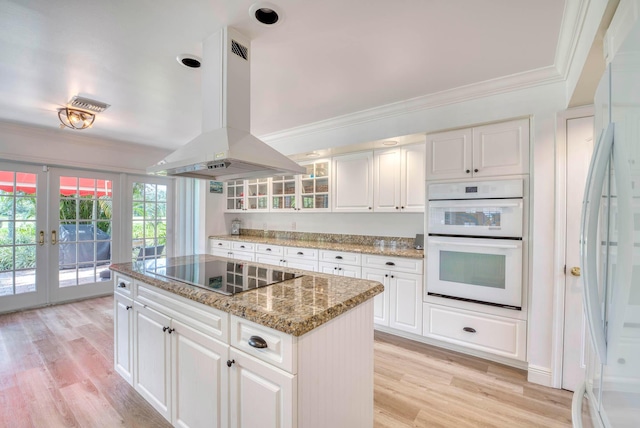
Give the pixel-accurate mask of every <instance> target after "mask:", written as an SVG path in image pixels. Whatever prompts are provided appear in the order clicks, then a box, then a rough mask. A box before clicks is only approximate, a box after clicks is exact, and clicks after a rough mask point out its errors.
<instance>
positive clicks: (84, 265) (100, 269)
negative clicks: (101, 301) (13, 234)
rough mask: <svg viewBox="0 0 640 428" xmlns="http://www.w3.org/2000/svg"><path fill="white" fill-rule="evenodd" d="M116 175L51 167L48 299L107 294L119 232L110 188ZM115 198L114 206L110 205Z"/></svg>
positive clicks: (110, 286) (112, 187) (110, 285)
mask: <svg viewBox="0 0 640 428" xmlns="http://www.w3.org/2000/svg"><path fill="white" fill-rule="evenodd" d="M117 180H118V176H117V175H115V174H107V173H101V172H92V171H81V172H79V171H75V170H63V169H57V168H56V169H53V168H52V169H51V170H50V171H49V197H50V200H51V203H50V204H49V230H50V243H51V252H50V258H49V268H50V269H51V276H50V278H51V286H50V288H51V298H50V301H52V302H61V301H65V300H71V299H78V298H85V297H91V296H97V295H101V294H107V293H109V292H111V290H112V281H111V272H110V271H109V264H111V261H112V249H113V248H115V245H116V244H117V242H118V240H117V237H118V236H119V228H118V226H117V225H118V224H119V222H118V221H114V220H116V219H115V218H114V216H113V214H114V213H117V212H118V210H119V206H118V202H117V200H116V199H114V197H113V196H114V195H113V189H114V188H115V187H116V186H115V185H114V184H117ZM114 203H115V206H114Z"/></svg>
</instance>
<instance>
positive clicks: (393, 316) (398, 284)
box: [389, 272, 423, 334]
mask: <svg viewBox="0 0 640 428" xmlns="http://www.w3.org/2000/svg"><path fill="white" fill-rule="evenodd" d="M390 278H391V281H389V289H390V290H389V291H390V293H389V296H390V299H389V327H392V328H395V329H398V330H403V331H407V332H409V333H414V334H422V278H423V277H422V275H415V274H411V273H404V272H393V273H391V274H390Z"/></svg>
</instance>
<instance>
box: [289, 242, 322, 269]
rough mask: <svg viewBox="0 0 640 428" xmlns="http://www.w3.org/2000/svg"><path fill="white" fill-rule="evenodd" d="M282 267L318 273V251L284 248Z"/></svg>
mask: <svg viewBox="0 0 640 428" xmlns="http://www.w3.org/2000/svg"><path fill="white" fill-rule="evenodd" d="M282 266H286V267H289V268H293V269H304V270H310V271H313V272H317V271H318V250H316V249H313V248H300V247H284V252H283V264H282Z"/></svg>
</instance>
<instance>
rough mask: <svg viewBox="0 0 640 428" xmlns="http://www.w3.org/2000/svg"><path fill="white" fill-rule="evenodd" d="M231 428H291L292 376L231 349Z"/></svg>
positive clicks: (293, 388)
mask: <svg viewBox="0 0 640 428" xmlns="http://www.w3.org/2000/svg"><path fill="white" fill-rule="evenodd" d="M230 354H231V355H230V358H231V362H232V367H231V379H230V382H229V396H230V402H231V403H230V413H231V424H230V425H229V426H230V427H232V428H251V427H265V428H293V427H295V426H297V424H296V423H295V421H294V417H293V416H294V411H293V409H294V408H296V398H297V397H296V395H295V392H296V391H295V378H296V377H295V376H294V375H292V374H289V373H286V372H284V371H282V370H279V369H277V368H275V367H272V366H270V365H269V364H267V363H263V362H262V361H260V360H258V359H256V358H253V357H251V356H249V355H247V354H245V353H244V352H242V351H237V350H236V349H234V348H231V352H230Z"/></svg>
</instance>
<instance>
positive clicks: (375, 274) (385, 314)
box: [362, 268, 391, 326]
mask: <svg viewBox="0 0 640 428" xmlns="http://www.w3.org/2000/svg"><path fill="white" fill-rule="evenodd" d="M362 279H368V280H370V281H378V282H380V283H382V284H383V285H384V291H383V292H382V293H380V294H378V295H377V296H375V297H374V298H373V322H374V323H376V324H379V325H386V326H388V325H389V294H390V293H391V290H389V273H388V272H385V271H383V270H378V269H370V268H362Z"/></svg>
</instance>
